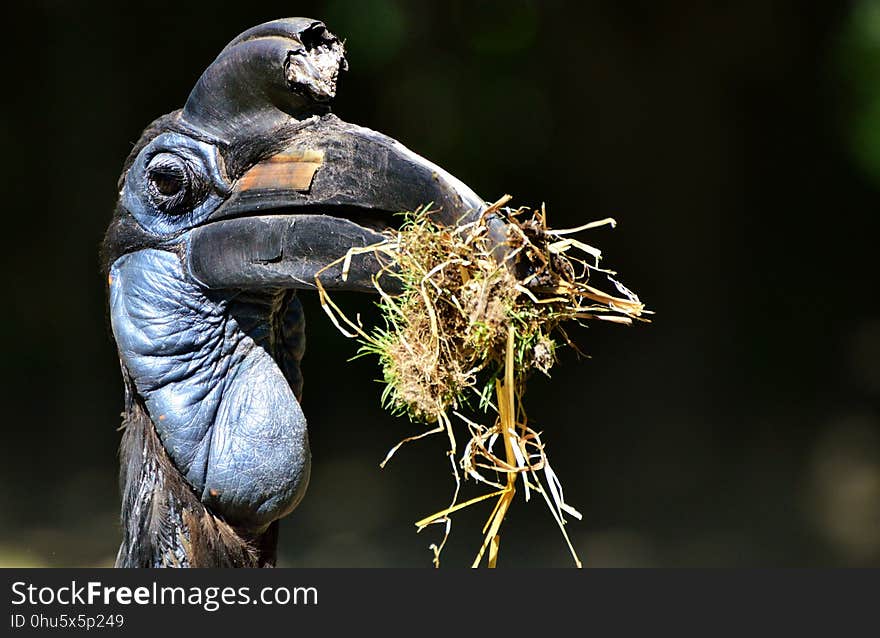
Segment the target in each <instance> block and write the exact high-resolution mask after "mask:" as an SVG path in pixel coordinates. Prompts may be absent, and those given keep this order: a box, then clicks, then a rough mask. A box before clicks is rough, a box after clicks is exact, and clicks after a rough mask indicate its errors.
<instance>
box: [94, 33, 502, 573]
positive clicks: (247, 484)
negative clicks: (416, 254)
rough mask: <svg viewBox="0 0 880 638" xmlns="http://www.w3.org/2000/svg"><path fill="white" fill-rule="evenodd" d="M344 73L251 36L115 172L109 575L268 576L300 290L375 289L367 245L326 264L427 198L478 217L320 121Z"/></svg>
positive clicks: (283, 502) (298, 392) (451, 212)
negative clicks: (114, 480)
mask: <svg viewBox="0 0 880 638" xmlns="http://www.w3.org/2000/svg"><path fill="white" fill-rule="evenodd" d="M346 69H347V62H346V58H345V51H344V46H343V42H342V41H341V40H340V39H339V38H337V37H336V36H335V35H333V34H332V33H331V32H330V31H329V30H328V29H327V27H326V26H325V25H324V23H322V22H321V21H319V20H314V19H309V18H286V19H281V20H274V21H271V22H267V23H264V24H260V25H257V26H255V27H253V28H251V29H248V30H247V31H245V32H243V33H242V34H241V35H239V36H238V37H236V38H235V39H233V40H232V41H231V42H230V43H229V44H228V45H227V46H226V47H225V48H224V49H223V50H222V51H221V52H220V53H219V55H218V56H217V58H216V59H215V60H214V61H213V62H212V63H211V64H210V65H209V66H208V67H207V68H206V69H205V70H204V72H203V73H202V74H201V76H200V77H199V79H198V81H197V82H196V83H195V86H194V87H193V89H192V91H191V92H190V94H189V96H188V97H187V99H186V102H185V104H184V106H183V108H181V109H178V110H176V111H173V112H172V113H169V114H167V115H164V116H161V117H159V118H158V119H156V120H155V121H154V122H153V123H152V124H150V125H149V126H148V127H147V128H146V129H145V130H144V132H143V134H142V135H141V137H140V139H139V140H138V141H137V142H136V143H135V144H134V146H133V148H132V150H131V153H130V154H129V156H128V158H127V159H126V160H125V163H124V166H123V171H122V175H121V177H120V179H119V182H118V190H119V196H118V200H117V204H116V208H115V211H114V213H113V216H112V219H111V221H110V224H109V227H108V229H107V231H106V234H105V237H104V240H103V243H102V248H101V253H102V264H103V272H104V275H105V277H106V286H107V298H108V309H109V320H110V327H111V333H112V338H113V340H114V341H115V345H116V348H117V351H118V355H119V363H120V368H121V372H122V378H123V386H124V407H123V412H122V427H121V430H122V435H121V440H120V446H119V467H120V470H119V484H120V492H121V516H120V518H121V520H120V522H121V529H122V538H121V542H120V546H119V550H118V553H117V557H116V562H115V564H116V566H117V567H272V566H274V565H275V564H276V561H277V548H278V524H279V521H280V519H282V518H283V517H285V516H287V515H288V514H290V513H291V512H292V511H293V510H294V508H296V507H297V505H298V504H299V503H300V501H301V499H302V498H303V496H304V494H305V492H306V488H307V486H308V482H309V474H310V468H311V452H310V449H309V439H308V430H307V422H306V418H305V415H304V414H303V411H302V408H301V406H300V401H301V396H302V375H301V372H300V361H301V359H302V357H303V354H304V348H305V319H304V316H303V309H302V306H301V304H300V301H299V297H298V296H297V294H298V293H297V291H300V290H308V289H314V288H315V277H316V276H320V277H321V283H322V285H323V286H324V287H325V288H326V289H328V290H331V291H332V290H351V291H371V290H373V277H375V276H379V274H380V273H382V272H385V268H386V266H387V264H382V263H380V258H379V257H377V256H376V255H375V254H370V253H369V252H365V253H363V254H356V255H354V256H353V257H352V259H351V263H350V266H349V267H348V269H347V271H346V272H343V267H342V265H341V264H340V263H339V260H340V258H341V257H343V256H345V255H346V254H348V253H349V251H350V249H352V248H357V247H364V246H370V245H372V244H375V243H377V242H379V241H381V240H382V239H383V238H384V236H383V235H382V230H383V229H385V228H388V227H389V226H393V225H394V224H395V217H394V215H395V214H396V213H399V212H400V211H411V210H415V209H416V208H417V207H420V206H425V205H427V204H431V207H432V210H436V211H437V212H436V213H435V214H436V215H437V218H438V220H440V222H442V223H443V224H446V225H454V224H461V223H467V222H468V221H469V220H473V219H475V218H476V217H475V216H477V215H480V214H482V212H484V211H486V209H487V204H486V202H485V201H484V200H482V199H481V198H480V197H479V196H478V195H477V194H476V193H475V192H474V191H473V190H472V189H471V188H469V187H468V186H466V185H465V184H464V183H463V182H461V181H460V180H458V179H457V178H455V177H454V176H452V175H451V174H450V173H449V172H447V171H445V170H444V169H442V168H440V167H439V166H437V165H436V164H433V163H432V162H430V161H428V160H426V159H425V158H423V157H421V156H420V155H418V154H416V153H415V152H413V151H411V150H409V149H408V148H406V147H405V146H404V145H403V144H401V143H400V142H398V141H396V140H394V139H393V138H391V137H389V136H386V135H383V134H381V133H379V132H376V131H373V130H370V129H368V128H365V127H361V126H358V125H355V124H351V123H348V122H345V121H343V120H341V119H340V118H338V117H337V116H336V115H334V114H333V112H332V110H331V108H330V106H331V101H332V99H333V98H334V96H335V94H336V89H337V83H338V79H339V75H340V74H341V72H343V71H345V70H346ZM487 214H489V212H487ZM496 221H497V220H493V224H495V225H494V226H493V229H495V228H496V226H497V232H498V233H499V236H500V234H503V228H501V222H500V221H497V224H496ZM398 223H399V222H398ZM494 232H496V230H493V233H494ZM328 266H329V267H328Z"/></svg>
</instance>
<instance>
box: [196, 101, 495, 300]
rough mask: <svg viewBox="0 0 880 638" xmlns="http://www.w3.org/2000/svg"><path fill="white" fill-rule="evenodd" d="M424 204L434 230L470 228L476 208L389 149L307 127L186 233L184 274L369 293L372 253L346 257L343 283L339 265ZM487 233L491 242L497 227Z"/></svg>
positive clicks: (461, 190) (243, 284)
mask: <svg viewBox="0 0 880 638" xmlns="http://www.w3.org/2000/svg"><path fill="white" fill-rule="evenodd" d="M429 204H430V206H431V210H436V211H437V212H436V213H434V214H435V215H436V219H437V220H438V222H440V223H442V224H444V225H454V224H458V223H465V222H468V221H472V220H474V219H476V217H477V216H478V215H479V214H480V213H481V212H482V211H483V210H484V209H485V207H486V204H485V202H484V201H483V200H482V199H480V198H479V197H478V196H477V195H476V193H474V192H473V191H472V190H471V189H470V188H468V187H467V186H465V185H464V184H463V183H462V182H461V181H459V180H458V179H456V178H455V177H453V176H452V175H450V174H449V173H447V172H446V171H445V170H443V169H442V168H440V167H439V166H437V165H435V164H432V163H431V162H429V161H428V160H426V159H424V158H423V157H421V156H419V155H417V154H415V153H413V152H412V151H410V150H409V149H407V148H406V147H404V146H403V145H402V144H400V143H399V142H397V141H396V140H394V139H392V138H390V137H388V136H385V135H382V134H381V133H377V132H375V131H372V130H370V129H367V128H363V127H360V126H356V125H353V124H349V123H346V122H343V121H342V120H339V119H338V118H336V117H335V116H324V117H315V118H311V120H309V121H308V123H307V124H306V125H305V126H303V128H302V129H300V130H299V131H297V133H296V135H295V139H294V140H293V141H292V142H291V143H289V144H288V145H287V146H286V147H285V148H284V149H283V150H281V151H280V152H278V153H276V154H274V155H272V156H271V157H269V158H268V159H266V160H264V161H262V162H260V163H258V164H256V165H255V166H253V167H251V168H250V169H249V170H247V171H246V172H245V173H244V174H243V175H242V176H241V177H240V178H239V179H238V180H237V181H236V183H235V184H234V186H233V190H232V194H231V195H230V197H229V199H228V200H227V201H226V202H225V203H224V204H223V205H221V206H220V207H219V208H218V210H217V211H215V212H214V213H213V214H212V215H211V217H210V218H209V219H208V220H207V223H205V224H204V225H202V226H199V227H197V228H195V229H194V230H193V231H192V232H191V233H190V238H189V240H188V244H187V250H188V255H187V261H188V265H189V269H190V273H191V274H192V275H193V276H194V277H195V278H196V279H197V280H198V281H200V282H201V283H202V284H203V285H205V286H206V287H208V288H217V289H266V288H314V287H315V277H316V276H320V279H321V284H322V285H323V286H324V287H326V288H335V289H345V290H363V291H367V290H373V289H374V286H373V282H372V278H373V277H374V276H376V275H377V274H379V273H380V272H382V271H383V264H382V263H380V259H379V257H378V256H377V255H376V254H374V253H372V252H367V253H360V254H353V255H352V258H351V263H350V266H349V269H348V271H347V276H345V277H343V268H342V263H341V262H340V260H341V259H342V258H344V257H345V256H346V254H347V253H348V252H349V251H350V249H352V248H361V247H365V246H370V245H373V244H377V243H379V242H381V241H383V240H384V239H386V236H385V235H383V234H382V231H383V230H384V229H387V228H388V227H392V226H396V225H398V224H399V223H400V221H401V219H400V217H397V218H395V214H396V213H400V212H402V211H414V210H415V209H416V208H418V207H421V206H426V205H429ZM495 232H496V233H497V234H498V237H497V238H496V239H497V241H501V240H502V239H503V233H504V228H503V224H501V223H500V221H499V222H498V224H496V228H495ZM334 262H335V263H334ZM329 264H333V265H331V266H330V267H329V268H328V265H329ZM319 273H320V275H319ZM392 285H393V284H392Z"/></svg>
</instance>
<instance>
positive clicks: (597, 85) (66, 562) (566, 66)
mask: <svg viewBox="0 0 880 638" xmlns="http://www.w3.org/2000/svg"><path fill="white" fill-rule="evenodd" d="M10 11H14V12H15V13H9V12H10ZM288 15H307V16H310V17H315V18H319V19H322V20H324V21H325V22H326V23H327V24H328V26H329V28H330V29H331V30H332V31H334V32H335V33H337V34H338V35H339V36H341V37H344V38H346V40H347V49H348V57H349V61H350V66H351V70H350V71H349V73H348V74H346V75H345V76H344V77H343V79H342V81H341V86H340V91H339V97H338V100H337V102H336V107H335V111H336V112H337V113H338V114H339V115H340V116H341V117H342V118H343V119H347V120H350V121H353V122H356V123H359V124H363V125H366V126H369V127H371V128H375V129H378V130H380V131H382V132H384V133H387V134H389V135H391V136H393V137H396V138H397V139H399V140H401V141H402V142H403V143H405V144H406V145H408V146H409V147H410V148H412V149H414V150H416V151H417V152H419V153H420V154H422V155H425V156H427V157H428V158H430V159H432V160H434V161H435V162H437V163H439V164H440V165H441V166H443V167H444V168H447V169H448V170H450V172H452V173H453V174H455V175H456V176H458V177H459V178H461V179H462V180H463V181H465V182H466V183H467V184H469V185H471V186H472V187H473V188H474V189H475V190H476V191H477V192H479V193H480V194H481V195H483V197H485V198H486V199H490V200H494V199H496V198H497V197H499V196H501V195H502V194H504V193H508V192H509V193H511V194H513V195H514V196H515V198H516V199H515V202H516V203H518V204H532V205H539V204H540V203H541V202H546V204H547V207H548V211H549V214H550V221H551V224H552V225H554V226H556V227H565V226H573V225H578V224H580V223H583V222H585V221H589V220H593V219H598V218H601V217H606V216H614V217H616V218H617V220H618V221H619V226H618V228H617V229H616V230H613V231H611V230H608V229H603V230H598V231H594V232H593V233H592V234H591V235H589V237H588V240H590V241H591V243H595V244H596V245H598V246H600V247H601V248H602V249H603V251H604V253H605V257H606V264H607V265H608V266H609V267H612V268H615V269H616V270H618V272H619V273H620V276H621V278H622V280H623V281H624V282H625V283H626V284H627V285H628V286H629V287H631V288H632V289H634V290H636V291H637V292H638V293H639V294H640V296H641V297H642V299H643V300H644V301H646V302H647V303H648V304H649V306H650V307H651V308H652V309H653V310H655V311H656V315H655V317H654V321H653V323H651V324H647V325H639V326H637V327H635V328H622V327H619V326H604V325H600V326H596V327H591V328H589V329H584V330H577V331H575V332H574V337H575V339H576V341H577V342H578V344H579V345H580V346H581V347H582V348H583V349H584V350H585V351H586V352H587V353H589V354H590V355H591V358H590V359H582V360H578V358H577V357H576V356H575V355H574V353H573V352H572V351H570V350H569V351H564V352H563V353H562V362H561V364H560V365H559V366H558V367H557V368H556V369H555V371H554V375H553V379H552V380H547V379H544V378H536V379H535V380H534V382H533V383H532V384H531V386H530V389H529V395H528V397H527V408H528V410H529V414H530V417H531V419H532V421H533V422H534V423H537V424H539V425H540V427H541V428H542V429H543V430H544V432H545V441H546V442H547V444H548V449H549V452H550V455H551V458H552V459H553V461H554V467H555V469H556V471H557V473H558V474H559V475H560V477H561V479H562V481H563V484H564V486H565V488H566V496H567V500H568V501H569V502H570V503H571V504H572V505H574V506H575V507H577V508H578V509H579V510H580V511H581V512H583V514H584V520H583V521H582V522H576V521H575V522H573V523H572V524H571V525H570V526H569V532H570V534H571V535H572V539H573V541H574V543H575V545H576V546H577V548H578V550H579V552H580V553H581V556H582V558H583V559H584V561H585V563H586V564H587V565H588V566H606V565H615V566H629V565H638V566H681V565H695V566H739V565H744V566H800V565H804V566H807V565H809V566H813V565H875V566H876V565H880V412H878V408H880V404H878V399H880V302H878V297H877V296H876V295H875V288H876V284H875V275H876V274H877V272H878V268H877V266H876V261H875V256H876V254H877V252H878V251H877V248H876V244H875V242H876V235H877V232H878V229H880V224H878V214H877V209H878V202H880V1H878V0H861V1H860V2H857V3H854V4H848V3H846V2H839V1H834V2H824V3H803V2H796V1H794V0H791V1H783V0H775V1H768V0H740V1H738V2H720V3H707V2H697V1H693V2H620V1H618V0H608V1H606V2H577V3H575V2H571V3H567V4H561V3H549V2H547V3H545V2H540V3H539V2H537V1H521V0H505V1H504V2H483V3H472V2H464V1H455V2H418V3H416V2H403V1H397V0H366V1H363V2H341V1H338V0H335V1H328V2H259V1H254V2H238V3H218V2H164V1H159V0H156V1H153V2H150V3H145V4H143V5H138V4H137V3H124V2H115V3H112V4H97V3H85V2H74V1H72V0H71V1H63V0H54V1H53V0H42V1H35V2H31V3H29V4H28V7H27V8H25V7H24V5H23V4H18V5H16V8H15V9H7V20H6V28H5V33H4V40H5V47H8V51H7V52H5V55H4V73H3V85H4V91H3V92H4V97H3V99H2V101H0V104H2V107H0V108H2V109H3V117H2V127H0V144H2V148H3V151H4V152H3V153H2V154H0V157H2V160H0V162H2V164H3V165H2V169H3V170H2V171H0V174H2V175H3V177H4V180H5V185H4V188H3V209H4V216H3V233H4V236H5V240H4V242H3V244H4V249H3V250H2V251H0V259H2V260H3V262H4V263H3V267H2V268H0V273H2V276H3V277H4V278H6V282H5V283H4V284H3V290H4V291H5V294H6V298H5V299H6V302H5V303H3V306H2V307H3V311H2V313H0V322H2V323H0V329H2V335H3V357H2V377H3V378H2V384H0V387H2V392H3V394H4V396H5V398H4V399H3V404H2V405H3V417H4V418H3V425H2V426H0V427H2V435H3V436H2V443H0V565H7V566H10V565H35V566H36V565H43V566H70V565H109V564H111V562H112V560H113V557H114V554H115V551H116V545H117V538H118V532H119V527H118V522H117V516H118V502H117V498H118V497H117V485H116V471H117V467H116V447H117V443H118V439H119V433H118V432H117V431H116V428H117V427H118V425H119V412H120V410H121V408H122V387H121V382H120V376H119V370H118V362H117V359H116V356H115V349H114V346H113V344H112V342H111V340H110V336H109V330H108V327H107V320H106V316H105V308H104V306H105V298H104V282H103V280H102V277H101V275H100V273H99V266H98V259H97V252H98V244H99V241H100V238H101V235H102V233H103V230H104V228H105V226H106V224H107V222H108V221H109V219H110V215H111V210H112V208H113V206H114V200H115V195H116V188H115V185H116V178H117V176H118V172H119V170H120V168H121V165H122V162H123V160H124V158H125V156H126V155H127V153H128V151H129V149H130V148H131V146H132V144H133V143H134V142H135V141H136V140H137V138H138V136H139V134H140V132H141V130H142V129H143V128H144V126H146V125H147V124H148V123H149V122H150V121H151V120H152V119H153V118H154V117H156V116H158V115H160V114H163V113H166V112H169V111H172V110H174V109H176V108H178V107H180V106H182V104H183V102H184V100H185V99H186V96H187V94H188V92H189V89H190V88H191V86H192V84H193V83H194V82H195V80H196V79H197V78H198V76H199V74H200V72H201V71H202V69H203V68H204V67H205V66H206V65H207V64H208V63H209V62H210V61H211V60H212V59H213V58H214V56H215V55H216V54H217V53H218V52H219V50H220V49H221V48H222V47H223V46H224V45H225V44H226V42H227V41H229V40H230V39H231V38H232V37H234V36H235V35H236V34H238V33H239V32H240V31H242V30H244V29H245V28H248V27H250V26H252V25H254V24H257V23H259V22H263V21H266V20H269V19H273V18H277V17H284V16H288ZM304 298H305V304H306V306H307V312H308V316H309V318H310V326H309V344H310V345H309V350H308V353H307V356H306V359H305V361H304V373H305V375H306V391H305V400H304V409H305V411H306V414H307V415H308V417H309V422H310V433H311V441H312V452H313V455H314V469H313V474H312V482H311V487H310V489H309V493H308V495H307V497H306V499H305V501H304V502H303V504H302V505H301V506H300V507H299V509H298V510H297V511H295V512H294V513H293V514H292V515H291V516H290V517H289V518H288V519H286V520H285V521H284V522H283V524H282V545H281V561H282V564H284V565H288V566H361V565H363V566H376V565H379V566H427V565H430V558H431V555H430V552H429V551H428V549H427V546H428V544H429V543H430V542H434V541H436V540H438V536H437V533H436V532H435V531H432V530H429V531H426V532H423V533H422V534H421V535H416V534H415V528H414V527H413V522H414V521H415V520H417V519H418V518H421V517H422V516H424V515H426V514H429V513H431V512H433V511H436V510H438V509H441V508H442V507H443V506H445V504H446V503H447V502H448V499H449V497H450V494H451V487H452V482H451V476H450V473H449V466H448V463H447V461H446V459H445V457H444V455H443V450H444V449H445V443H446V442H445V440H443V439H442V438H436V439H434V440H430V439H429V440H426V441H423V442H421V443H419V444H414V445H411V446H409V447H407V448H404V449H402V450H401V451H400V452H399V453H398V455H397V456H396V457H395V459H394V460H393V461H392V462H391V464H390V465H389V466H388V467H387V468H386V469H385V470H380V469H379V468H378V463H379V461H380V460H381V459H382V458H383V457H384V455H385V452H386V451H387V450H388V448H389V447H391V446H392V445H393V444H394V443H396V442H397V441H398V440H399V439H400V438H402V437H403V436H404V435H406V434H407V433H408V432H410V431H411V430H410V429H409V428H410V427H411V426H409V424H408V423H407V422H405V421H404V420H401V419H395V418H392V417H391V416H389V415H388V414H385V413H383V412H382V411H381V409H380V408H379V406H378V404H379V392H380V389H381V388H380V386H379V385H378V384H377V383H375V382H374V381H373V379H374V378H376V376H377V368H376V364H375V362H374V361H372V360H359V361H356V362H353V363H349V362H348V359H349V357H351V356H352V355H353V354H354V351H355V344H353V343H352V342H350V341H348V340H346V339H344V338H342V337H341V336H340V335H339V334H338V333H336V332H335V329H334V328H332V326H330V325H329V324H328V322H327V321H326V319H325V317H324V316H323V314H322V313H321V312H320V308H319V307H318V305H317V303H316V300H315V298H314V296H313V295H311V294H306V295H304ZM341 301H342V302H343V303H344V304H345V305H346V307H347V308H348V309H351V311H352V312H356V311H361V312H363V313H365V315H366V316H368V317H375V313H373V312H372V310H371V303H370V300H369V299H368V298H366V297H358V296H356V295H352V296H350V297H343V298H341ZM488 513H489V511H488V507H483V506H478V507H476V508H475V509H474V511H473V512H472V513H469V514H467V513H466V514H463V515H461V516H459V517H458V518H456V519H455V520H456V523H455V526H454V527H453V535H452V539H451V541H450V543H449V545H448V546H447V550H446V553H445V555H444V558H445V564H446V565H468V564H470V561H471V560H472V557H473V554H474V552H475V550H476V548H477V547H478V544H479V542H480V539H481V536H480V531H479V529H480V527H481V524H482V521H483V520H484V519H485V517H486V516H487V515H488ZM502 531H503V537H502V538H503V540H502V552H501V564H502V565H559V566H564V565H569V564H570V563H571V561H570V559H569V557H568V554H567V551H566V549H565V545H564V543H563V541H562V539H561V537H560V536H559V532H558V530H557V529H556V527H555V525H554V523H553V520H552V519H551V517H550V515H549V514H548V512H547V510H546V508H545V507H544V505H543V503H541V502H540V501H537V502H536V501H532V502H531V503H528V504H526V503H524V502H522V501H521V500H519V499H518V500H517V502H516V503H515V505H514V507H513V509H512V512H511V514H510V516H509V518H508V520H507V522H506V523H505V527H504V528H503V530H502Z"/></svg>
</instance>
